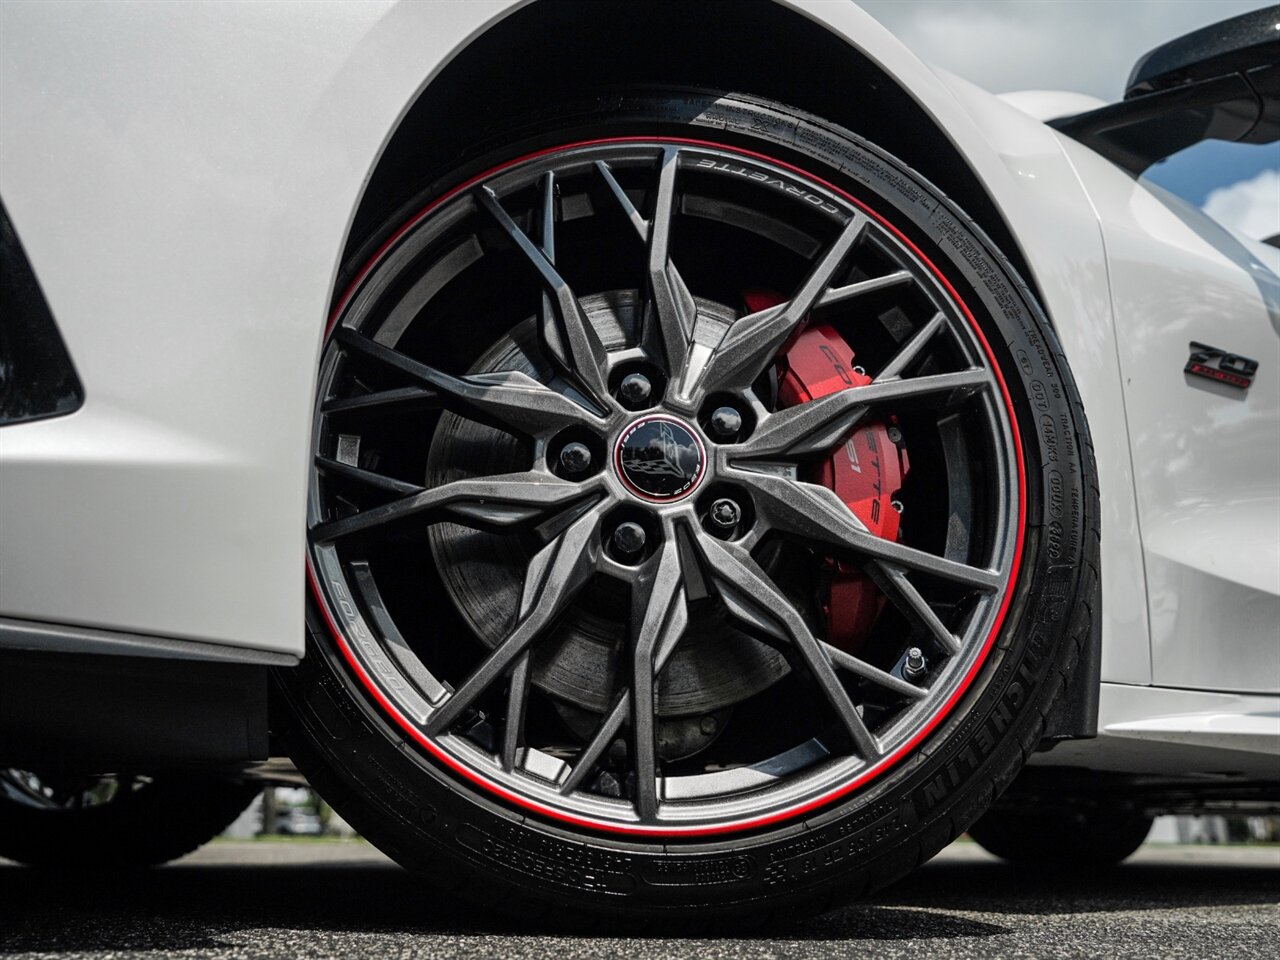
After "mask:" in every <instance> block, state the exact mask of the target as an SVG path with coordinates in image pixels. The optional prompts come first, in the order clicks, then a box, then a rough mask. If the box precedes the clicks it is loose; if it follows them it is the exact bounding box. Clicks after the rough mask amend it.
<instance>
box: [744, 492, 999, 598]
mask: <svg viewBox="0 0 1280 960" xmlns="http://www.w3.org/2000/svg"><path fill="white" fill-rule="evenodd" d="M730 472H731V474H732V476H733V478H734V479H736V480H738V481H739V482H741V483H742V484H743V485H744V486H747V487H749V488H750V490H751V493H752V495H753V503H754V504H755V508H756V510H757V512H758V513H759V515H760V517H761V518H762V519H763V521H764V522H765V524H766V525H767V526H769V527H770V528H771V529H773V530H776V531H778V532H779V533H784V534H788V535H790V536H793V537H796V538H798V539H800V540H803V541H805V542H807V543H813V544H823V545H825V546H827V547H829V548H834V549H835V550H836V551H837V552H839V553H840V554H842V555H847V554H854V555H857V556H862V557H864V558H866V559H871V560H885V561H888V562H889V563H892V564H896V565H897V566H900V567H906V568H907V569H909V570H920V571H922V572H924V573H928V574H932V575H933V576H936V577H940V578H942V579H944V580H950V581H953V582H955V583H960V584H964V585H965V586H968V587H972V588H974V589H976V590H984V591H992V590H997V589H999V587H1000V585H1001V583H1002V582H1003V577H1002V575H1001V573H1000V572H999V571H998V570H986V569H983V568H980V567H971V566H969V565H968V564H965V563H959V562H957V561H955V560H948V559H946V558H945V557H939V556H935V555H934V554H932V553H927V552H926V551H924V550H918V549H916V548H915V547H908V546H906V545H905V544H901V543H898V542H896V541H894V540H886V539H884V538H882V537H877V536H876V535H875V534H874V533H872V532H871V531H870V530H868V529H867V528H866V526H865V525H864V524H863V522H862V521H861V520H859V519H858V516H857V515H856V514H855V513H854V512H853V511H852V510H850V509H849V508H848V506H847V505H846V504H845V503H844V501H843V500H841V499H840V498H839V496H837V495H836V493H835V491H834V490H831V489H829V488H827V487H822V486H818V485H817V484H813V483H803V482H800V481H796V480H791V479H789V478H787V477H781V476H778V475H777V474H773V473H764V472H756V471H754V470H744V469H736V470H732V471H730Z"/></svg>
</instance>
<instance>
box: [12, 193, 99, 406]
mask: <svg viewBox="0 0 1280 960" xmlns="http://www.w3.org/2000/svg"><path fill="white" fill-rule="evenodd" d="M82 403H84V387H82V386H81V385H80V378H79V377H78V376H76V371H75V368H74V367H73V366H72V365H71V357H70V356H69V355H68V354H67V347H66V344H64V343H63V342H62V336H61V335H60V334H59V333H58V328H57V326H56V325H55V324H54V322H53V315H52V314H51V313H50V312H49V304H47V303H46V302H45V299H44V294H42V293H41V292H40V284H38V283H37V282H36V275H35V273H33V272H32V270H31V264H30V263H28V262H27V256H26V254H25V253H23V252H22V244H21V243H20V242H19V241H18V234H17V232H16V231H15V230H14V229H13V222H12V221H11V220H10V219H9V214H8V213H7V212H6V211H5V209H4V206H3V205H2V204H0V427H2V426H7V425H8V424H11V423H21V422H23V421H24V420H41V419H44V418H45V417H60V416H63V415H64V414H68V413H74V412H75V411H76V410H79V409H80V405H81V404H82Z"/></svg>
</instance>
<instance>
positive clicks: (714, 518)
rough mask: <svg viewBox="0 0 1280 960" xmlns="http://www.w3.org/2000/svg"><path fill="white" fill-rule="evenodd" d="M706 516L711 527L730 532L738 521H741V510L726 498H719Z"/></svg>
mask: <svg viewBox="0 0 1280 960" xmlns="http://www.w3.org/2000/svg"><path fill="white" fill-rule="evenodd" d="M708 516H709V517H710V519H711V523H712V525H713V526H715V527H717V528H719V529H720V530H732V529H733V528H734V527H736V526H737V525H738V521H739V520H741V519H742V508H741V507H739V506H738V505H737V504H736V503H734V502H733V501H732V500H730V499H729V498H728V497H721V498H720V499H719V500H717V501H716V502H715V503H713V504H711V511H710V513H709V514H708Z"/></svg>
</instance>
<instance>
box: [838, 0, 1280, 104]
mask: <svg viewBox="0 0 1280 960" xmlns="http://www.w3.org/2000/svg"><path fill="white" fill-rule="evenodd" d="M859 3H860V5H861V6H862V7H863V8H864V9H865V10H866V11H867V12H868V13H870V14H871V15H872V16H873V17H875V18H876V19H877V20H879V21H880V22H881V23H883V24H884V25H885V26H886V27H888V28H889V29H890V30H891V31H892V32H893V33H895V34H896V35H897V36H898V39H900V40H901V41H902V42H903V43H905V44H906V45H907V46H908V47H910V48H911V49H912V50H913V51H914V52H915V53H916V54H917V55H918V56H919V57H920V58H921V59H923V60H925V61H926V62H929V63H933V64H936V65H937V66H939V67H943V68H945V69H947V70H950V71H951V72H952V73H956V74H959V75H960V76H962V77H964V78H965V79H966V80H970V81H972V82H974V83H976V84H978V86H980V87H984V88H986V89H987V90H990V91H992V92H993V93H1005V92H1008V91H1011V90H1072V91H1074V92H1076V93H1088V94H1091V95H1093V96H1095V97H1101V98H1102V99H1104V100H1118V99H1119V98H1120V96H1121V95H1122V94H1123V92H1124V84H1125V81H1126V80H1127V79H1128V77H1129V71H1130V70H1131V69H1132V68H1133V64H1134V62H1135V61H1137V59H1138V57H1140V56H1141V55H1142V54H1144V53H1146V52H1147V51H1148V50H1150V49H1152V48H1153V47H1157V46H1159V45H1160V44H1162V43H1164V42H1165V41H1167V40H1172V39H1173V38H1174V37H1178V36H1181V35H1183V34H1184V33H1190V32H1191V31H1192V30H1196V29H1199V28H1200V27H1204V26H1207V25H1209V24H1211V23H1216V22H1217V21H1219V20H1225V19H1227V18H1228V17H1233V16H1235V15H1237V14H1240V13H1245V12H1246V11H1249V10H1257V9H1259V8H1261V7H1265V6H1267V3H1266V2H1265V0H1127V2H1124V3H1119V2H1110V3H1103V2H1093V3H1082V2H1080V0H910V2H907V0H859Z"/></svg>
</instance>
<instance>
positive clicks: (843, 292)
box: [815, 270, 912, 307]
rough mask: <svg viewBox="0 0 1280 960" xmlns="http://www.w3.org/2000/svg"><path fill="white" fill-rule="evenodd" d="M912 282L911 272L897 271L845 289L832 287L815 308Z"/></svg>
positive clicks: (849, 285)
mask: <svg viewBox="0 0 1280 960" xmlns="http://www.w3.org/2000/svg"><path fill="white" fill-rule="evenodd" d="M911 281H912V276H911V274H910V272H909V271H906V270H895V271H894V272H893V273H886V274H885V275H884V276H883V277H871V278H870V279H867V280H859V281H858V282H857V283H849V284H845V285H844V286H843V287H832V288H831V289H829V290H827V291H826V292H825V293H824V294H823V295H822V296H821V297H819V298H818V302H817V304H815V306H819V307H829V306H831V305H832V304H833V303H844V301H846V300H852V299H854V298H855V297H861V296H865V295H866V294H868V293H873V292H875V291H876V290H888V289H889V288H890V287H897V286H902V285H904V284H908V283H910V282H911Z"/></svg>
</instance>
